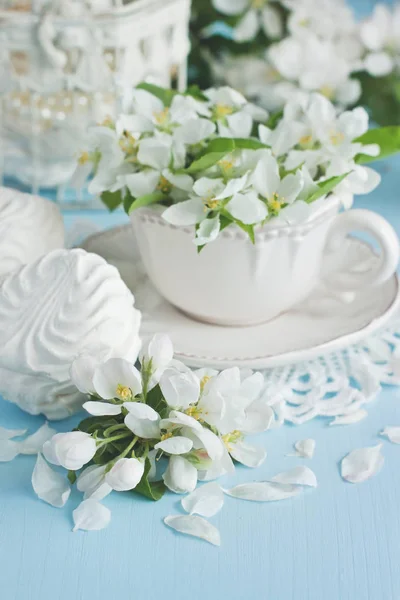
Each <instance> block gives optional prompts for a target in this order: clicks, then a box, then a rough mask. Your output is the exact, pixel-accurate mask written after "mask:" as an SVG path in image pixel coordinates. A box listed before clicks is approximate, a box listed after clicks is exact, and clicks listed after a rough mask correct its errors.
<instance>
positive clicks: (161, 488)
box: [132, 458, 166, 501]
mask: <svg viewBox="0 0 400 600" xmlns="http://www.w3.org/2000/svg"><path fill="white" fill-rule="evenodd" d="M150 469H151V462H150V460H149V459H148V458H146V462H145V466H144V473H143V476H142V479H141V480H140V482H139V484H138V485H137V486H136V487H135V489H133V490H132V492H134V493H136V494H140V495H141V496H146V498H149V499H150V500H155V501H157V500H160V499H161V498H162V497H163V496H164V493H165V490H166V487H165V485H164V482H163V481H154V482H153V481H151V482H150V481H149V479H148V477H149V472H150Z"/></svg>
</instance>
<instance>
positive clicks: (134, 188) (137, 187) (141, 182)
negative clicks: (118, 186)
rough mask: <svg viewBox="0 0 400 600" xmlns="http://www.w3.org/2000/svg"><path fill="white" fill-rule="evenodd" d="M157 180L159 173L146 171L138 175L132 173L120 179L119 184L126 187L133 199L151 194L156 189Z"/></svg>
mask: <svg viewBox="0 0 400 600" xmlns="http://www.w3.org/2000/svg"><path fill="white" fill-rule="evenodd" d="M159 180H160V173H159V172H158V171H153V169H146V170H144V171H140V172H139V173H132V174H130V175H123V176H122V177H120V181H121V183H123V185H126V186H127V188H128V190H129V191H130V193H131V195H132V196H133V197H134V198H140V197H141V196H147V194H152V193H153V192H154V190H155V189H156V187H157V185H158V182H159Z"/></svg>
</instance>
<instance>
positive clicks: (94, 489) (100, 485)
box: [76, 465, 112, 500]
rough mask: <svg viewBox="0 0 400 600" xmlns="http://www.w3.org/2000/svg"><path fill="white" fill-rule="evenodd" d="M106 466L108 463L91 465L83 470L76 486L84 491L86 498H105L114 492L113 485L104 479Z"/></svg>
mask: <svg viewBox="0 0 400 600" xmlns="http://www.w3.org/2000/svg"><path fill="white" fill-rule="evenodd" d="M106 468H107V465H102V466H99V465H91V466H90V467H87V468H86V469H84V470H83V471H82V472H81V474H80V475H79V477H78V479H77V482H76V487H77V488H78V490H79V491H80V492H84V496H83V498H84V500H87V499H88V498H93V499H94V500H103V498H105V497H106V496H108V494H110V492H112V487H111V486H110V485H108V483H106V482H105V479H104V478H105V473H106Z"/></svg>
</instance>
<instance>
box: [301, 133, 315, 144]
mask: <svg viewBox="0 0 400 600" xmlns="http://www.w3.org/2000/svg"><path fill="white" fill-rule="evenodd" d="M312 141H313V138H312V135H303V137H301V138H300V139H299V144H300V146H309V145H310V144H311V143H312Z"/></svg>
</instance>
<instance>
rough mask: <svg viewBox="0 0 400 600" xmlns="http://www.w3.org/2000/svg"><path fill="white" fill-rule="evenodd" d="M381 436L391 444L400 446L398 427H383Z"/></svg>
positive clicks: (399, 430) (399, 428) (399, 429)
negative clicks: (386, 438) (384, 436)
mask: <svg viewBox="0 0 400 600" xmlns="http://www.w3.org/2000/svg"><path fill="white" fill-rule="evenodd" d="M381 435H386V436H387V437H388V438H389V440H390V441H391V442H393V444H400V427H385V429H384V430H383V431H382V432H381Z"/></svg>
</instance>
